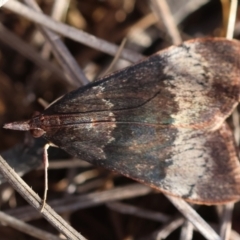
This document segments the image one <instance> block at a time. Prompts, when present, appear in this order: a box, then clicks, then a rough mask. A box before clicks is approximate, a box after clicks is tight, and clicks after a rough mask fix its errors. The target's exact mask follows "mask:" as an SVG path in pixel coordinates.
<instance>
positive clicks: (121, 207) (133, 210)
mask: <svg viewBox="0 0 240 240" xmlns="http://www.w3.org/2000/svg"><path fill="white" fill-rule="evenodd" d="M107 206H108V207H109V208H110V209H113V210H114V211H117V212H120V213H123V214H131V215H134V216H137V217H142V218H146V219H150V220H154V221H158V222H163V223H165V222H168V221H169V220H170V219H171V217H170V216H167V215H166V214H163V213H158V212H154V211H150V210H146V209H142V208H139V207H135V206H131V205H129V204H125V203H121V202H110V203H107Z"/></svg>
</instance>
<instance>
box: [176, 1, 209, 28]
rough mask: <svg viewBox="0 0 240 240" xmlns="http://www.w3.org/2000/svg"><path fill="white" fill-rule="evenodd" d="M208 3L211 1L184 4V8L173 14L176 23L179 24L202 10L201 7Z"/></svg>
mask: <svg viewBox="0 0 240 240" xmlns="http://www.w3.org/2000/svg"><path fill="white" fill-rule="evenodd" d="M208 2H210V0H191V1H188V2H187V3H186V4H183V5H182V7H181V8H179V9H178V11H177V12H175V13H174V14H173V15H174V19H175V23H176V24H179V23H180V22H182V21H183V20H184V19H185V18H186V16H189V15H190V14H191V13H193V12H195V11H196V10H198V9H200V8H201V6H203V5H205V4H207V3H208Z"/></svg>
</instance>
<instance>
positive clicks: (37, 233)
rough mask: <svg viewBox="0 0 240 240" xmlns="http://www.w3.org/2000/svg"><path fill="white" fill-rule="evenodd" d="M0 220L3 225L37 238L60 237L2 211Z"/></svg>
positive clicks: (50, 238) (53, 238) (52, 238)
mask: <svg viewBox="0 0 240 240" xmlns="http://www.w3.org/2000/svg"><path fill="white" fill-rule="evenodd" d="M0 222H1V224H2V225H3V224H4V225H6V226H9V227H12V228H14V229H17V230H18V231H20V232H23V233H26V234H28V235H29V236H32V237H35V238H38V239H42V240H45V239H49V240H61V238H59V237H57V236H55V235H53V234H51V233H48V232H46V231H43V230H40V229H39V228H36V227H33V226H31V225H29V224H27V223H25V222H23V221H20V220H18V219H16V218H14V217H11V216H9V215H7V214H5V213H3V212H0Z"/></svg>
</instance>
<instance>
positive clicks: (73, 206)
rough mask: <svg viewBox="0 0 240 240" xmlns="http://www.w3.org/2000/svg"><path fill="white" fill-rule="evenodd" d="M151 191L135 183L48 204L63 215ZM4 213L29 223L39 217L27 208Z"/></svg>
mask: <svg viewBox="0 0 240 240" xmlns="http://www.w3.org/2000/svg"><path fill="white" fill-rule="evenodd" d="M151 191H152V189H151V188H149V187H147V186H144V185H142V184H138V183H135V184H131V185H127V186H125V187H117V188H114V189H110V190H106V191H102V192H96V193H88V194H85V195H81V196H70V197H68V198H66V199H57V200H54V201H49V204H50V205H51V206H52V207H53V208H54V210H55V211H57V212H59V213H63V212H68V211H75V210H79V209H85V208H89V207H94V206H98V205H101V204H104V203H107V202H111V201H116V200H122V199H129V198H134V197H139V196H144V195H147V194H149V193H150V192H151ZM4 212H5V213H7V214H10V215H12V216H14V217H16V218H18V219H21V220H23V221H29V220H33V219H38V218H40V217H41V215H40V214H39V213H38V212H36V211H33V209H32V208H30V207H29V206H27V207H21V208H18V209H14V210H7V211H4Z"/></svg>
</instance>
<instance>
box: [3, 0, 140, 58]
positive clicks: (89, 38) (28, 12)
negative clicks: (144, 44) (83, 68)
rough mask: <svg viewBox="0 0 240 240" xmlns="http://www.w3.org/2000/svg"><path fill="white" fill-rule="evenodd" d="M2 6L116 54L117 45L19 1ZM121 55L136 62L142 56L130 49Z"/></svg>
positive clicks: (88, 44)
mask: <svg viewBox="0 0 240 240" xmlns="http://www.w3.org/2000/svg"><path fill="white" fill-rule="evenodd" d="M4 8H6V9H8V10H10V11H13V12H15V13H17V14H19V15H22V16H24V17H26V18H28V19H29V20H32V21H33V22H35V23H38V24H41V25H42V26H45V27H47V28H49V29H50V30H52V31H54V32H57V33H59V34H61V35H63V36H66V37H68V38H70V39H72V40H75V41H77V42H80V43H82V44H85V45H87V46H89V47H92V48H94V49H97V50H99V51H102V52H105V53H107V54H110V55H112V56H115V55H116V52H117V50H118V46H116V45H115V44H112V43H109V42H107V41H105V40H102V39H100V38H97V37H95V36H93V35H91V34H88V33H86V32H84V31H81V30H79V29H76V28H74V27H71V26H68V25H66V24H63V23H60V22H56V21H54V20H53V19H51V18H50V17H47V16H46V15H44V14H42V13H39V12H36V11H33V10H32V9H30V8H28V7H26V6H24V5H23V4H21V3H20V2H17V1H15V0H11V1H9V2H7V3H6V4H5V5H4ZM121 57H122V58H124V59H126V60H128V61H130V62H137V61H139V60H141V59H142V58H143V56H142V55H141V54H138V53H135V52H133V51H131V50H127V49H124V50H123V51H122V53H121Z"/></svg>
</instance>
